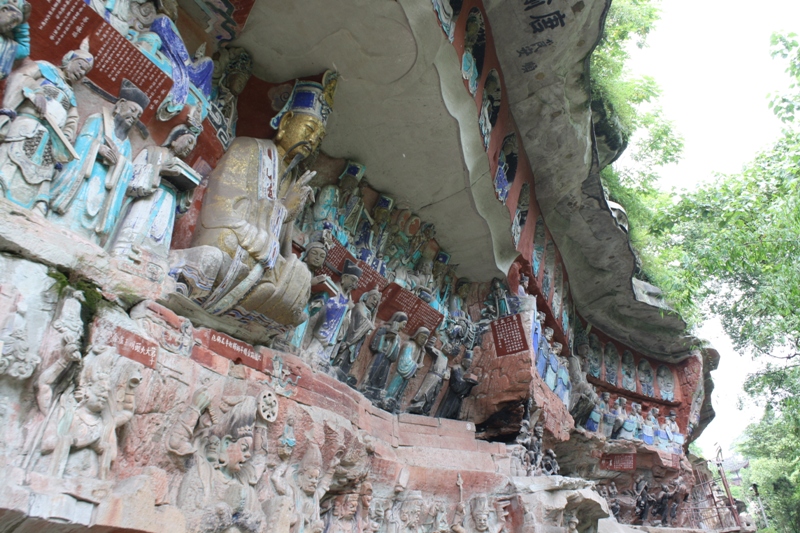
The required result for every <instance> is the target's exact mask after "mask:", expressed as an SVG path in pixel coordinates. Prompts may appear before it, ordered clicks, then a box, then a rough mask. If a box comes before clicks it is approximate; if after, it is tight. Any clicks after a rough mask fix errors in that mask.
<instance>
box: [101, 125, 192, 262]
mask: <svg viewBox="0 0 800 533" xmlns="http://www.w3.org/2000/svg"><path fill="white" fill-rule="evenodd" d="M196 143H197V134H196V133H195V132H194V131H192V130H191V129H190V127H189V126H186V125H180V126H175V127H174V128H173V129H172V131H171V132H170V133H169V135H168V136H167V139H166V141H164V144H162V145H161V146H148V147H146V148H144V149H142V151H141V152H139V155H137V156H136V159H135V160H134V162H133V179H132V180H131V182H130V184H129V186H128V196H131V197H134V198H136V200H134V201H133V203H131V205H130V206H129V208H128V210H127V212H126V213H125V215H124V216H123V218H122V219H121V221H120V224H119V227H118V229H117V232H116V236H115V237H114V243H113V244H112V246H111V251H112V253H114V254H117V255H123V256H131V258H135V257H136V255H137V254H138V253H139V251H141V250H143V251H146V252H149V253H152V254H154V255H156V256H158V257H162V258H163V259H167V257H168V256H169V247H170V242H171V241H172V229H173V227H174V226H175V216H176V215H177V213H178V211H179V206H182V207H183V209H182V210H183V211H184V212H185V210H186V207H187V203H188V202H187V200H189V199H190V196H189V193H190V191H191V190H192V189H194V187H196V186H197V185H199V183H200V176H199V175H198V174H197V173H195V172H194V171H192V170H191V168H190V167H188V166H187V165H186V164H184V163H183V162H182V161H181V159H183V158H185V157H187V156H188V155H189V154H190V153H191V152H192V150H194V147H195V144H196Z"/></svg>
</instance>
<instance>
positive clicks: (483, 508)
mask: <svg viewBox="0 0 800 533" xmlns="http://www.w3.org/2000/svg"><path fill="white" fill-rule="evenodd" d="M472 520H473V521H474V522H475V529H477V530H478V531H479V532H480V533H483V532H484V531H489V503H488V502H487V501H486V498H485V497H478V498H475V499H474V500H473V501H472Z"/></svg>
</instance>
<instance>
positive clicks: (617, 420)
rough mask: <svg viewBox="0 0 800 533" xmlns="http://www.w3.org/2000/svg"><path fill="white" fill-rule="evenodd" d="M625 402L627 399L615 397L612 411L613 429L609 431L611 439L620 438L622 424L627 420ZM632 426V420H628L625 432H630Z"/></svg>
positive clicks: (626, 402)
mask: <svg viewBox="0 0 800 533" xmlns="http://www.w3.org/2000/svg"><path fill="white" fill-rule="evenodd" d="M627 404H628V400H627V399H626V398H623V397H622V396H620V397H619V398H617V401H616V402H615V405H614V410H613V411H612V414H613V415H614V423H613V429H612V431H611V438H612V439H618V438H620V433H621V432H622V429H623V426H624V425H625V423H626V422H628V409H627ZM634 427H635V425H634V424H633V423H632V422H628V428H627V429H626V432H631V434H632V431H633V428H634ZM626 434H627V433H626Z"/></svg>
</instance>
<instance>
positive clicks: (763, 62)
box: [620, 0, 800, 457]
mask: <svg viewBox="0 0 800 533" xmlns="http://www.w3.org/2000/svg"><path fill="white" fill-rule="evenodd" d="M775 31H778V32H790V31H793V32H795V33H799V34H800V1H798V0H761V1H759V2H754V1H747V2H745V1H743V0H729V1H727V2H719V1H716V2H712V1H709V0H694V1H689V0H663V2H662V16H661V20H660V21H659V23H658V25H657V27H656V29H655V31H654V32H653V33H652V34H651V35H650V36H649V37H648V45H649V46H648V47H647V48H645V49H643V50H638V49H637V50H635V52H634V55H633V58H632V61H631V63H630V66H631V71H632V72H633V73H635V74H639V75H649V76H652V77H653V78H655V79H656V81H657V82H658V83H659V85H660V86H661V88H662V95H661V98H660V105H661V107H662V108H663V109H664V112H665V115H666V117H668V118H669V119H670V120H672V121H673V122H674V123H675V129H676V130H677V132H679V133H680V134H681V135H682V136H683V138H684V142H685V148H684V158H683V160H682V161H681V162H679V163H678V164H677V165H672V166H671V167H670V168H667V169H664V170H663V171H662V172H661V175H662V176H663V178H664V179H663V180H662V183H661V186H662V187H663V188H665V189H667V190H669V189H672V188H673V187H675V188H676V189H678V190H680V189H684V188H688V189H691V188H693V187H695V186H696V184H698V183H700V182H703V181H707V180H710V179H712V178H713V174H714V172H723V173H734V172H738V171H739V170H740V169H741V168H742V165H743V164H744V163H746V162H748V161H750V160H751V159H753V157H754V156H755V154H756V153H757V152H758V151H759V150H760V149H763V148H767V147H769V146H770V145H771V144H772V143H773V142H774V141H775V140H776V139H777V138H778V136H779V135H780V130H781V123H780V121H779V120H778V119H777V118H775V116H774V115H773V114H772V111H771V110H770V109H769V108H768V107H767V103H768V99H767V95H768V94H769V93H775V92H781V91H782V90H783V89H784V88H785V87H786V86H787V85H788V81H789V78H788V76H787V75H786V74H785V73H784V68H785V67H784V64H783V63H782V62H781V61H780V60H778V59H772V58H771V56H770V35H771V34H772V33H773V32H775ZM620 162H621V163H623V164H624V159H623V160H621V161H620ZM697 334H698V336H700V337H701V338H706V339H708V340H710V341H711V343H712V345H713V346H714V347H715V348H716V349H717V350H718V351H719V353H720V356H721V361H720V365H719V369H718V370H717V371H716V372H714V373H713V374H712V376H713V377H714V382H715V384H716V389H715V390H714V393H713V403H714V408H715V410H716V412H717V416H716V418H715V420H714V421H713V422H712V423H711V425H709V427H708V428H707V429H706V430H705V432H704V433H703V435H702V436H701V437H700V439H698V441H697V443H698V444H699V445H700V447H701V448H702V449H703V451H704V453H705V455H706V457H713V456H714V455H715V449H716V446H717V444H719V445H720V446H722V448H723V450H724V451H725V452H726V453H725V455H728V453H727V450H728V449H729V448H730V445H731V443H732V442H733V440H734V439H735V438H736V437H737V436H738V435H739V434H740V433H741V431H742V430H743V429H744V427H745V426H746V425H747V423H749V422H750V421H754V420H757V419H758V417H759V415H760V410H759V409H758V408H757V407H755V406H753V405H749V406H746V408H745V410H744V411H740V410H739V409H738V408H737V401H736V400H737V398H738V397H739V396H740V395H741V394H742V383H743V382H744V379H745V378H746V377H747V374H748V372H752V371H753V370H755V369H756V368H758V366H759V363H754V362H752V361H750V360H749V359H748V358H746V357H742V356H740V355H738V354H737V353H736V352H735V351H734V350H733V347H732V346H731V343H730V340H729V339H728V338H727V337H726V336H725V334H724V333H723V331H722V327H721V324H720V322H719V321H718V320H709V321H708V322H707V323H706V324H704V325H703V326H702V327H701V328H700V330H699V331H698V332H697Z"/></svg>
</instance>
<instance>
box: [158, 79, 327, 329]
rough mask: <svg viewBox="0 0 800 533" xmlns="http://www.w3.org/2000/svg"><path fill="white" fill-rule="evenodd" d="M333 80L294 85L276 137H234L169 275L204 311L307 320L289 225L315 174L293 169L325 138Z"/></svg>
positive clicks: (301, 267) (304, 271)
mask: <svg viewBox="0 0 800 533" xmlns="http://www.w3.org/2000/svg"><path fill="white" fill-rule="evenodd" d="M335 82H336V75H335V73H331V72H328V73H326V75H325V79H324V85H322V84H319V83H314V82H298V83H297V84H296V86H295V89H294V92H293V93H292V97H291V98H290V99H289V101H288V102H287V104H286V107H284V109H283V110H282V111H281V112H280V113H279V115H278V116H277V117H276V119H274V121H273V124H274V125H275V127H276V129H277V130H278V134H277V135H276V137H275V140H274V141H270V140H262V139H253V138H248V137H238V138H237V139H236V140H235V141H234V142H233V143H232V144H231V147H230V150H228V152H227V153H226V154H225V156H224V157H223V158H222V159H221V160H220V162H219V164H218V165H217V167H216V169H214V172H213V173H212V174H211V177H210V179H209V186H208V190H207V192H206V196H205V200H204V203H203V207H202V208H201V210H200V221H199V224H198V227H197V231H196V232H195V234H194V239H193V241H192V247H191V248H188V249H185V250H176V251H173V252H172V253H171V254H170V268H171V272H170V274H171V275H172V276H174V277H176V278H177V279H178V281H179V282H182V283H184V284H185V285H184V287H185V289H184V290H185V292H186V294H187V295H188V296H189V297H190V298H193V299H195V301H197V302H198V303H201V304H202V305H203V307H204V308H205V309H206V310H207V311H208V312H210V313H212V314H217V315H221V314H225V313H227V312H229V311H231V310H234V308H236V312H235V313H233V314H235V315H236V316H238V317H240V318H242V319H244V320H247V319H249V317H250V316H251V315H253V314H255V315H256V316H259V315H260V317H262V318H261V320H263V317H266V318H267V319H269V320H271V321H273V322H274V323H277V324H279V325H284V326H296V325H298V324H300V323H301V322H303V321H304V320H305V319H306V318H307V317H306V316H305V313H304V312H303V310H304V308H305V305H306V302H307V301H308V297H309V294H310V290H311V274H310V272H309V271H308V268H306V265H305V264H303V263H302V262H301V261H300V260H299V259H297V257H295V256H294V254H293V253H292V228H293V226H294V219H295V217H297V215H298V214H299V213H300V212H301V211H302V210H303V208H304V207H305V204H306V201H307V200H308V198H309V195H310V194H311V189H310V187H308V182H309V181H310V180H311V178H313V177H314V175H315V173H314V172H305V173H304V174H303V175H302V176H299V177H297V175H296V173H295V172H294V170H295V167H296V165H297V164H298V163H299V162H300V161H301V160H303V159H305V158H306V157H308V156H309V155H310V154H311V153H312V152H314V151H315V150H316V149H317V147H318V146H319V143H320V141H321V140H322V137H323V136H324V134H325V122H326V119H327V117H328V114H329V113H330V110H331V105H332V103H333V92H334V90H335ZM257 319H258V318H257Z"/></svg>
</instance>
